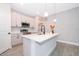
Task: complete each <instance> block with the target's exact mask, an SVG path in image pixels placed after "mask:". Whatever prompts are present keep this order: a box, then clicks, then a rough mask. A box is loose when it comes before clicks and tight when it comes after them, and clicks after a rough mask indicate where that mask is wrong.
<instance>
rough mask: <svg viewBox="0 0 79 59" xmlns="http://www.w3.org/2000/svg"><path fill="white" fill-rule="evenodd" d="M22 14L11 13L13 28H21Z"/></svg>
mask: <svg viewBox="0 0 79 59" xmlns="http://www.w3.org/2000/svg"><path fill="white" fill-rule="evenodd" d="M21 19H22V16H21V14H19V13H17V12H15V11H12V12H11V26H21Z"/></svg>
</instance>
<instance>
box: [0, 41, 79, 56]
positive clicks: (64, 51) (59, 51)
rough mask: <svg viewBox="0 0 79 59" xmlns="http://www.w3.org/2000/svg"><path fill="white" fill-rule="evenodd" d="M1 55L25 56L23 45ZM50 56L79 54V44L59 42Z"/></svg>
mask: <svg viewBox="0 0 79 59" xmlns="http://www.w3.org/2000/svg"><path fill="white" fill-rule="evenodd" d="M0 56H23V46H22V45H19V46H16V47H13V48H12V49H10V50H7V51H6V52H4V53H2V54H1V55H0ZM50 56H79V46H73V45H69V44H64V43H58V42H57V46H56V48H55V49H54V51H53V52H52V53H51V54H50Z"/></svg>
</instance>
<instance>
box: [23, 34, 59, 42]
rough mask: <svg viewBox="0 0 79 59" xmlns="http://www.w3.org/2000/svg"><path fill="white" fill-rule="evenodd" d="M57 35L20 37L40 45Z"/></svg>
mask: <svg viewBox="0 0 79 59" xmlns="http://www.w3.org/2000/svg"><path fill="white" fill-rule="evenodd" d="M57 35H58V33H54V34H52V33H46V34H42V35H40V34H29V35H22V37H23V38H26V39H30V40H34V41H36V42H38V43H42V42H44V41H46V40H49V39H50V38H53V37H55V36H57Z"/></svg>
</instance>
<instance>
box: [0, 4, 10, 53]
mask: <svg viewBox="0 0 79 59" xmlns="http://www.w3.org/2000/svg"><path fill="white" fill-rule="evenodd" d="M9 32H11V10H10V6H9V5H8V4H5V3H2V4H1V3H0V53H2V52H4V51H5V50H7V49H8V48H11V35H10V34H8V33H9Z"/></svg>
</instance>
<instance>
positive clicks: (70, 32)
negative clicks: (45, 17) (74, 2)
mask: <svg viewBox="0 0 79 59" xmlns="http://www.w3.org/2000/svg"><path fill="white" fill-rule="evenodd" d="M56 19H57V22H56V25H57V29H56V32H58V33H59V37H58V38H59V39H58V40H60V41H63V42H69V43H72V44H76V45H79V7H77V8H73V9H70V10H67V11H64V12H61V13H59V14H57V16H56ZM51 20H52V19H51Z"/></svg>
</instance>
